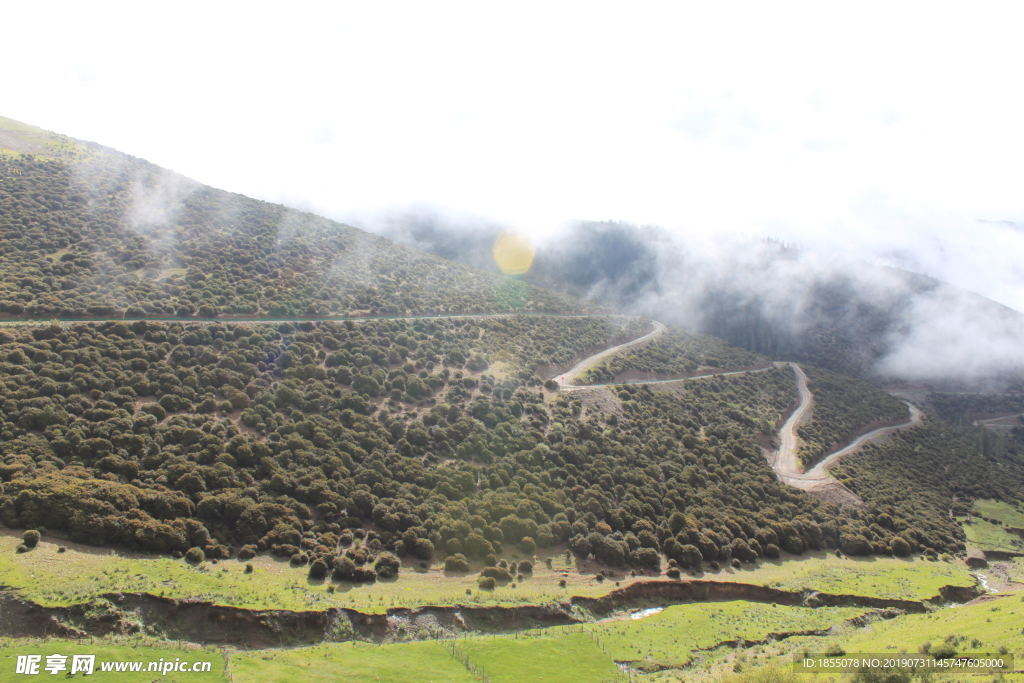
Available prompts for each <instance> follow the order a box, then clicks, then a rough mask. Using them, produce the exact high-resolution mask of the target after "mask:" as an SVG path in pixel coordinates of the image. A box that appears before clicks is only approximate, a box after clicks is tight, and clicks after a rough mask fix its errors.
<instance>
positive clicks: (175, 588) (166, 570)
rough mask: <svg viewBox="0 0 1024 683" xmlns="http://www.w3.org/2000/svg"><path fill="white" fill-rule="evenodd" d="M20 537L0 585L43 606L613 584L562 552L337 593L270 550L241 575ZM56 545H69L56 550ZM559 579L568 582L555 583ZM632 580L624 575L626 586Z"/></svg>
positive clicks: (482, 599)
mask: <svg viewBox="0 0 1024 683" xmlns="http://www.w3.org/2000/svg"><path fill="white" fill-rule="evenodd" d="M20 537H21V535H20V533H18V532H14V531H9V530H2V531H0V585H6V586H10V587H12V588H14V589H15V590H17V591H18V592H19V593H20V594H21V595H23V596H25V597H27V598H28V599H30V600H34V601H36V602H38V603H40V604H44V605H56V606H64V605H71V604H75V603H81V602H87V601H89V600H91V599H92V598H94V597H95V596H96V595H99V594H102V593H108V592H116V591H120V592H146V593H152V594H154V595H163V596H166V597H173V598H197V599H205V600H209V601H211V602H214V603H217V604H222V605H234V606H237V607H247V608H251V609H293V610H303V609H324V608H327V607H348V608H351V609H356V610H360V611H363V612H373V613H380V612H384V611H386V610H387V609H389V608H391V607H416V606H420V605H453V604H471V605H518V604H542V603H549V602H556V601H561V600H564V599H566V598H568V597H570V596H573V595H581V596H599V595H604V594H605V593H608V592H609V591H611V590H613V589H614V588H615V585H614V582H613V581H605V582H603V583H599V582H598V581H596V580H595V578H594V576H593V575H591V574H580V573H578V572H576V571H575V567H574V566H570V565H569V564H568V563H567V562H566V560H565V556H564V554H559V555H554V556H552V569H548V568H547V567H546V566H545V563H544V562H543V561H540V562H537V563H536V565H535V569H534V574H533V576H532V577H530V578H527V579H526V580H524V581H522V582H520V583H518V584H517V586H516V587H515V588H513V587H512V586H511V585H507V586H503V587H499V588H498V589H496V590H494V591H481V590H479V589H478V587H477V585H476V579H477V573H476V572H470V573H469V574H464V575H455V576H449V575H446V574H445V573H444V571H443V570H442V569H441V567H440V565H435V566H434V567H433V568H432V569H430V570H429V571H417V570H415V569H412V568H408V567H406V568H403V569H402V572H401V574H400V576H399V579H398V580H397V581H388V582H384V581H381V582H377V583H374V584H358V585H350V584H335V586H336V592H334V593H330V592H328V590H327V589H328V585H329V584H327V583H323V582H312V581H310V580H309V579H308V578H307V575H306V569H305V568H301V567H300V568H293V567H291V566H289V564H288V563H287V562H284V561H279V560H275V559H273V558H270V557H258V558H255V559H253V560H251V561H250V562H251V563H252V565H253V567H254V571H253V573H251V574H246V573H245V565H246V564H247V563H246V562H241V561H238V560H224V561H222V562H219V563H218V564H213V563H211V562H206V563H204V564H203V565H201V566H200V567H192V566H190V565H188V564H186V563H185V562H183V561H182V560H175V559H172V558H167V557H155V556H146V555H138V554H132V553H120V552H115V551H113V550H110V549H105V548H93V547H90V546H85V545H79V544H75V543H70V542H67V541H59V540H57V539H54V538H51V537H45V538H44V540H43V541H42V542H40V544H39V546H38V547H37V548H35V549H34V550H32V551H30V552H28V553H22V554H17V553H15V552H14V550H15V548H16V547H17V545H18V543H19V542H20ZM58 544H62V545H64V546H65V547H66V548H67V551H66V552H63V553H58V552H57V548H58ZM563 573H565V574H567V576H564V577H563ZM563 578H564V580H565V581H566V587H565V588H562V587H560V586H559V585H558V583H559V581H560V580H562V579H563ZM633 580H635V579H632V578H630V577H623V578H622V579H621V581H622V584H623V585H625V584H626V583H628V582H630V581H633ZM467 589H468V590H470V594H469V595H467V594H466V590H467Z"/></svg>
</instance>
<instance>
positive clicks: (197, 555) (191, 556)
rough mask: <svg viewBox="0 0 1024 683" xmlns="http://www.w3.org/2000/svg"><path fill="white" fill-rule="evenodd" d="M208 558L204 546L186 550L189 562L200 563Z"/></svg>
mask: <svg viewBox="0 0 1024 683" xmlns="http://www.w3.org/2000/svg"><path fill="white" fill-rule="evenodd" d="M205 559H206V553H204V552H203V549H202V548H196V547H192V548H189V549H188V550H187V551H186V552H185V561H186V562H188V563H189V564H199V563H201V562H202V561H203V560H205Z"/></svg>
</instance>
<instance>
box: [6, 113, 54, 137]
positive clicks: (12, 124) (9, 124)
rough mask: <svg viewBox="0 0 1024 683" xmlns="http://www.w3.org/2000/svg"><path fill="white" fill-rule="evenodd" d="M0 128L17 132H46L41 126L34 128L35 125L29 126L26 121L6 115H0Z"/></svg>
mask: <svg viewBox="0 0 1024 683" xmlns="http://www.w3.org/2000/svg"><path fill="white" fill-rule="evenodd" d="M0 130H10V131H14V132H17V133H40V134H46V131H45V130H43V129H42V128H36V127H35V126H30V125H28V124H27V123H22V122H21V121H15V120H14V119H9V118H7V117H6V116H0Z"/></svg>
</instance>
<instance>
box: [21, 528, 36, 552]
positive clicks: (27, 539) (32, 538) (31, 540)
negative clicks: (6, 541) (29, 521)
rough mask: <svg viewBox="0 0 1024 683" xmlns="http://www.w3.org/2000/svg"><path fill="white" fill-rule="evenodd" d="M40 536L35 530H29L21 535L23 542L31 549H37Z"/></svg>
mask: <svg viewBox="0 0 1024 683" xmlns="http://www.w3.org/2000/svg"><path fill="white" fill-rule="evenodd" d="M39 537H40V534H39V532H38V531H36V530H35V529H29V530H28V531H26V532H25V533H24V534H22V535H21V541H22V543H24V544H25V545H26V547H29V548H35V547H36V546H37V545H39Z"/></svg>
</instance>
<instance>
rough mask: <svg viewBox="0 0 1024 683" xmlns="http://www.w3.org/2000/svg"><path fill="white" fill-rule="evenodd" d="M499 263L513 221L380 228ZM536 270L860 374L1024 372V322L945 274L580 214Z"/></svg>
mask: <svg viewBox="0 0 1024 683" xmlns="http://www.w3.org/2000/svg"><path fill="white" fill-rule="evenodd" d="M378 229H379V230H380V231H381V232H382V234H385V235H387V236H388V237H390V238H392V239H395V240H397V241H400V242H403V243H405V244H411V245H415V246H416V247H417V248H420V249H424V250H426V251H430V252H432V253H435V254H438V255H441V256H444V257H445V258H449V259H455V260H459V261H462V262H464V263H469V264H472V265H474V266H476V267H478V268H490V269H494V268H495V266H494V262H493V259H492V257H491V245H492V244H493V241H494V239H495V238H496V236H497V235H498V234H500V233H501V232H502V226H500V225H497V224H488V223H470V222H458V221H453V220H448V219H446V218H445V217H443V216H440V215H437V214H430V213H424V214H406V215H403V216H400V217H396V218H392V219H390V220H387V221H383V222H381V223H380V224H379V225H378ZM528 277H529V278H530V279H531V280H533V281H535V282H538V283H544V284H546V285H548V286H551V287H555V288H560V289H566V290H568V291H571V292H573V293H574V294H576V295H578V296H581V297H584V298H587V299H589V300H592V301H599V302H602V303H606V304H609V305H612V306H614V307H616V308H619V309H622V310H625V311H629V312H634V313H641V314H644V315H650V316H652V317H655V318H658V319H660V320H663V321H665V322H668V323H670V324H674V325H679V326H682V327H687V328H690V329H694V330H698V331H701V332H706V333H710V334H714V335H717V336H720V337H722V338H724V339H726V340H728V341H730V342H731V343H733V344H737V345H739V346H743V347H745V348H748V349H750V350H753V351H756V352H758V353H764V354H767V355H770V356H773V357H777V358H788V359H795V360H803V361H809V362H812V363H815V364H817V365H821V366H823V367H828V368H831V369H834V370H838V371H841V372H845V373H850V374H856V375H861V376H872V377H877V378H884V379H900V380H911V381H928V382H932V383H940V384H953V385H965V384H966V385H970V386H972V387H975V388H977V387H989V388H993V387H997V386H1003V385H1005V383H1006V382H1007V381H1008V380H1010V378H1016V377H1019V376H1021V374H1022V372H1024V345H1022V344H1021V340H1024V317H1022V316H1021V314H1019V313H1018V312H1017V311H1014V310H1012V309H1010V308H1007V307H1005V306H1003V305H1001V304H998V303H996V302H994V301H992V300H990V299H986V298H985V297H982V296H979V295H977V294H973V293H971V292H967V291H964V290H961V289H958V288H956V287H953V286H951V285H949V284H946V283H943V282H941V281H939V280H936V279H934V278H932V277H929V276H926V275H921V274H918V273H914V272H910V271H907V270H900V269H896V268H890V267H882V266H877V265H870V264H867V263H864V262H862V261H859V260H857V259H856V258H852V257H847V256H844V255H842V254H823V253H820V252H815V251H811V250H805V249H800V248H797V247H794V246H792V245H787V244H784V243H781V242H777V241H772V240H755V239H750V238H742V237H738V236H730V235H723V236H720V237H718V238H714V239H711V238H708V237H707V236H692V235H691V236H688V235H683V234H678V233H673V232H671V231H669V230H666V229H663V228H659V227H657V226H637V225H631V224H628V223H621V222H580V223H576V224H575V225H573V226H571V227H569V228H568V229H566V230H565V231H564V232H562V233H560V234H559V235H557V236H555V237H554V238H552V239H551V240H549V241H547V242H545V243H544V244H543V245H541V246H540V247H539V248H538V252H537V256H536V261H535V264H534V267H533V269H532V270H531V272H530V273H529V275H528Z"/></svg>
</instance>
